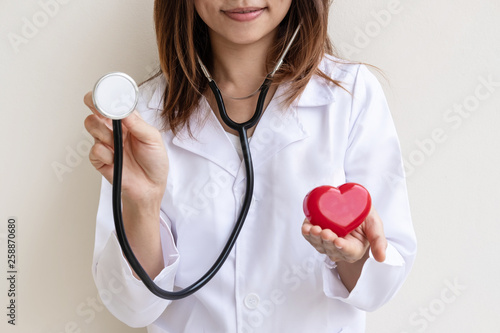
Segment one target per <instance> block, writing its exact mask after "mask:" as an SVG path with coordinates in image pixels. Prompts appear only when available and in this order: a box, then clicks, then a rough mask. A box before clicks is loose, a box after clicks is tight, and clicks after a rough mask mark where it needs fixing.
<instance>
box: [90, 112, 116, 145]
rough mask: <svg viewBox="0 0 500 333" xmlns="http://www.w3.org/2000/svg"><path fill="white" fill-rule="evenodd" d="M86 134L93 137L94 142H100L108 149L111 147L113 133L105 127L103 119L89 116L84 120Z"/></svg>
mask: <svg viewBox="0 0 500 333" xmlns="http://www.w3.org/2000/svg"><path fill="white" fill-rule="evenodd" d="M84 125H85V128H86V129H87V132H89V133H90V135H92V136H93V137H94V139H95V140H96V141H100V142H102V143H104V144H106V145H108V146H109V147H113V143H114V140H113V131H112V130H111V129H110V128H109V127H108V126H107V124H106V121H105V120H104V119H103V118H99V117H98V116H96V115H94V114H91V115H90V116H88V117H87V118H85V122H84Z"/></svg>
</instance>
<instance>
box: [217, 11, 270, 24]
mask: <svg viewBox="0 0 500 333" xmlns="http://www.w3.org/2000/svg"><path fill="white" fill-rule="evenodd" d="M265 9H266V8H260V7H245V8H234V9H229V10H223V11H222V12H223V13H224V14H225V15H226V16H228V17H229V18H230V19H232V20H235V21H238V22H247V21H252V20H254V19H256V18H257V17H259V16H260V15H261V14H262V13H263V12H264V10H265Z"/></svg>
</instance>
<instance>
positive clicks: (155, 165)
mask: <svg viewBox="0 0 500 333" xmlns="http://www.w3.org/2000/svg"><path fill="white" fill-rule="evenodd" d="M84 102H85V104H86V105H87V106H88V108H89V109H90V110H91V111H92V112H93V114H91V115H90V116H88V117H87V118H86V119H85V128H86V129H87V131H88V132H89V133H90V135H92V136H93V137H94V139H95V143H94V146H93V147H92V149H91V151H90V154H89V159H90V162H91V163H92V165H93V166H94V167H95V168H96V169H97V170H98V171H99V172H100V173H101V174H102V175H103V176H104V177H105V178H106V179H107V180H108V181H109V182H110V183H111V184H112V183H113V166H114V160H113V156H114V148H113V147H114V142H113V130H112V129H113V126H112V120H111V119H108V118H105V117H104V116H102V115H101V114H100V113H99V112H98V111H97V110H96V108H95V107H94V103H93V101H92V92H89V93H87V94H86V95H85V98H84ZM122 128H123V173H122V198H123V200H124V201H128V202H132V203H135V204H137V205H140V204H141V203H151V202H159V201H161V198H162V197H163V194H164V192H165V186H166V182H167V175H168V156H167V152H166V150H165V146H164V144H163V140H162V137H161V134H160V132H159V131H158V130H157V129H156V128H155V127H153V126H151V125H149V124H148V123H146V122H145V121H144V120H143V119H142V118H141V116H140V115H139V113H138V112H137V111H134V112H133V113H132V114H131V115H130V116H128V117H127V118H125V119H123V120H122Z"/></svg>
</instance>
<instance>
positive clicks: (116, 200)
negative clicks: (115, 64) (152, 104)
mask: <svg viewBox="0 0 500 333" xmlns="http://www.w3.org/2000/svg"><path fill="white" fill-rule="evenodd" d="M270 83H271V80H270V79H269V78H267V79H266V80H265V81H264V83H263V84H262V86H261V91H260V94H259V99H258V102H257V105H256V108H255V113H254V115H253V116H252V118H251V119H250V120H248V121H246V122H244V123H236V122H234V121H232V120H231V118H229V116H228V115H227V112H226V109H225V106H224V100H223V99H222V95H221V93H220V90H219V88H218V87H217V84H216V83H215V81H211V82H210V83H209V86H210V88H211V90H212V91H213V93H214V95H215V99H216V100H217V105H218V108H219V112H220V114H221V117H222V119H223V121H224V122H225V123H226V125H227V126H229V127H230V128H232V129H234V130H236V131H238V134H239V137H240V143H241V147H242V152H243V160H244V163H245V169H246V190H245V198H244V200H243V204H242V208H241V211H240V213H239V216H238V219H237V220H236V223H235V225H234V227H233V230H232V231H231V234H230V236H229V238H228V241H227V243H226V245H225V246H224V248H223V249H222V251H221V253H220V255H219V257H218V258H217V259H216V261H215V263H214V264H213V265H212V267H211V268H210V269H209V270H208V271H207V272H206V273H205V274H204V275H203V276H202V277H201V278H200V279H198V280H197V281H196V282H194V283H193V284H191V285H190V286H188V287H186V288H184V289H182V290H178V291H168V290H164V289H162V288H160V287H158V285H157V284H156V283H155V282H154V281H153V280H152V279H151V277H150V276H149V275H148V273H147V272H146V271H145V270H144V268H143V267H142V265H141V264H140V263H139V260H137V257H136V256H135V254H134V252H133V251H132V248H131V247H130V244H129V242H128V239H127V235H126V233H125V227H124V225H123V215H122V208H121V188H122V172H123V134H122V124H121V120H113V132H114V150H115V151H114V170H113V194H112V195H113V217H114V223H115V229H116V235H117V238H118V242H119V243H120V247H121V248H122V251H123V254H124V256H125V258H126V259H127V261H128V262H129V264H130V266H131V268H132V269H133V271H134V272H135V273H136V274H137V276H138V277H139V278H140V279H141V280H142V282H143V283H144V285H145V286H146V287H147V288H148V289H149V290H150V291H151V292H152V293H153V294H155V295H156V296H158V297H160V298H163V299H167V300H178V299H182V298H185V297H187V296H189V295H191V294H193V293H195V292H196V291H198V290H199V289H200V288H202V287H203V286H204V285H206V284H207V283H208V282H209V281H210V280H211V279H212V278H213V277H214V276H215V275H216V274H217V272H218V271H219V270H220V269H221V267H222V265H223V264H224V262H225V261H226V259H227V258H228V256H229V255H230V253H231V250H232V249H233V247H234V245H235V244H236V240H237V239H238V235H239V234H240V232H241V229H242V228H243V225H244V223H245V219H246V217H247V215H248V211H249V209H250V205H251V203H252V196H253V189H254V172H253V164H252V156H251V153H250V146H249V142H248V136H247V130H248V129H249V128H251V127H253V126H254V125H256V124H257V122H258V120H259V119H260V117H261V116H262V111H263V108H264V102H265V100H266V96H267V92H268V91H269V86H270Z"/></svg>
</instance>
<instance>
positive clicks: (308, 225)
mask: <svg viewBox="0 0 500 333" xmlns="http://www.w3.org/2000/svg"><path fill="white" fill-rule="evenodd" d="M311 228H312V224H311V223H310V222H309V221H308V220H307V219H305V220H304V222H303V223H302V235H304V237H305V236H306V235H309V233H310V231H311Z"/></svg>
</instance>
